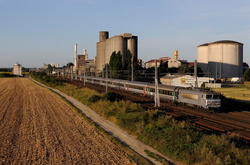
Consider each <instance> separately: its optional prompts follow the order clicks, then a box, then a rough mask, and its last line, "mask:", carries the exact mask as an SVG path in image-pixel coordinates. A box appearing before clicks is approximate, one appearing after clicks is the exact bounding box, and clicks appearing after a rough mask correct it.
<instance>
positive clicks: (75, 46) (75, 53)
mask: <svg viewBox="0 0 250 165" xmlns="http://www.w3.org/2000/svg"><path fill="white" fill-rule="evenodd" d="M76 60H77V44H75V45H74V71H76V68H77V66H76V65H77V62H76Z"/></svg>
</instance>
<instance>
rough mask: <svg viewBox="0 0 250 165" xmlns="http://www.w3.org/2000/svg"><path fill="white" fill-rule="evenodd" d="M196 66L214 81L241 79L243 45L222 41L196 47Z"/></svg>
mask: <svg viewBox="0 0 250 165" xmlns="http://www.w3.org/2000/svg"><path fill="white" fill-rule="evenodd" d="M198 65H199V66H200V67H201V69H202V70H203V72H204V74H205V76H209V77H213V78H215V79H222V78H231V77H242V75H243V44H242V43H240V42H236V41H231V40H222V41H216V42H212V43H206V44H203V45H199V46H198Z"/></svg>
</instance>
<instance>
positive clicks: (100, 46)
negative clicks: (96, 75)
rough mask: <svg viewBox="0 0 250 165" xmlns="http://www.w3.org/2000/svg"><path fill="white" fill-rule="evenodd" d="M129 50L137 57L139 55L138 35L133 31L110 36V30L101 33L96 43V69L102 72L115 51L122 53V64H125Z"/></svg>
mask: <svg viewBox="0 0 250 165" xmlns="http://www.w3.org/2000/svg"><path fill="white" fill-rule="evenodd" d="M127 50H130V52H131V54H132V55H133V56H134V57H135V58H136V59H137V57H138V37H137V36H133V35H132V34H131V33H123V34H121V35H117V36H114V37H111V38H109V32H108V31H101V32H100V33H99V42H97V44H96V57H95V66H96V71H97V72H101V71H102V69H103V68H104V67H105V65H106V64H108V63H109V60H110V56H111V55H112V53H113V52H114V51H116V52H119V51H120V53H121V55H122V61H121V62H122V64H123V65H124V63H125V59H126V54H127Z"/></svg>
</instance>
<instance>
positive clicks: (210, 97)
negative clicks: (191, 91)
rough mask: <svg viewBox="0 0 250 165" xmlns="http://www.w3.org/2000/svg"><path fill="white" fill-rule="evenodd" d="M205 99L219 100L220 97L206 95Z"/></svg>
mask: <svg viewBox="0 0 250 165" xmlns="http://www.w3.org/2000/svg"><path fill="white" fill-rule="evenodd" d="M206 98H207V99H212V98H213V99H219V98H220V96H219V95H206Z"/></svg>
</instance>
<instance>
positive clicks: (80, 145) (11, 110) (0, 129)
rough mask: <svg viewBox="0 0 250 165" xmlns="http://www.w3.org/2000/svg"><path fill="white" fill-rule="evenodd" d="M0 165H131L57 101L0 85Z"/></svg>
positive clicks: (16, 81) (17, 82) (21, 81)
mask: <svg viewBox="0 0 250 165" xmlns="http://www.w3.org/2000/svg"><path fill="white" fill-rule="evenodd" d="M0 164H6V165H7V164H8V165H9V164H122V165H123V164H132V163H131V162H130V161H129V159H128V158H127V156H126V154H125V153H124V151H123V150H122V149H120V148H119V147H118V146H116V145H114V144H113V143H111V142H109V141H108V140H106V139H105V138H104V137H103V136H102V135H101V134H99V133H98V132H97V131H95V129H94V128H93V127H92V126H91V125H89V124H88V123H87V122H86V121H85V120H84V119H83V118H82V117H81V116H79V115H78V114H77V112H75V111H74V110H72V108H71V107H70V106H69V105H67V104H66V103H65V102H64V101H63V100H61V98H59V97H58V96H57V95H55V94H53V93H52V92H49V91H48V89H46V88H43V87H40V86H38V85H36V84H34V83H33V82H32V81H30V80H29V79H26V78H1V79H0Z"/></svg>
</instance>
